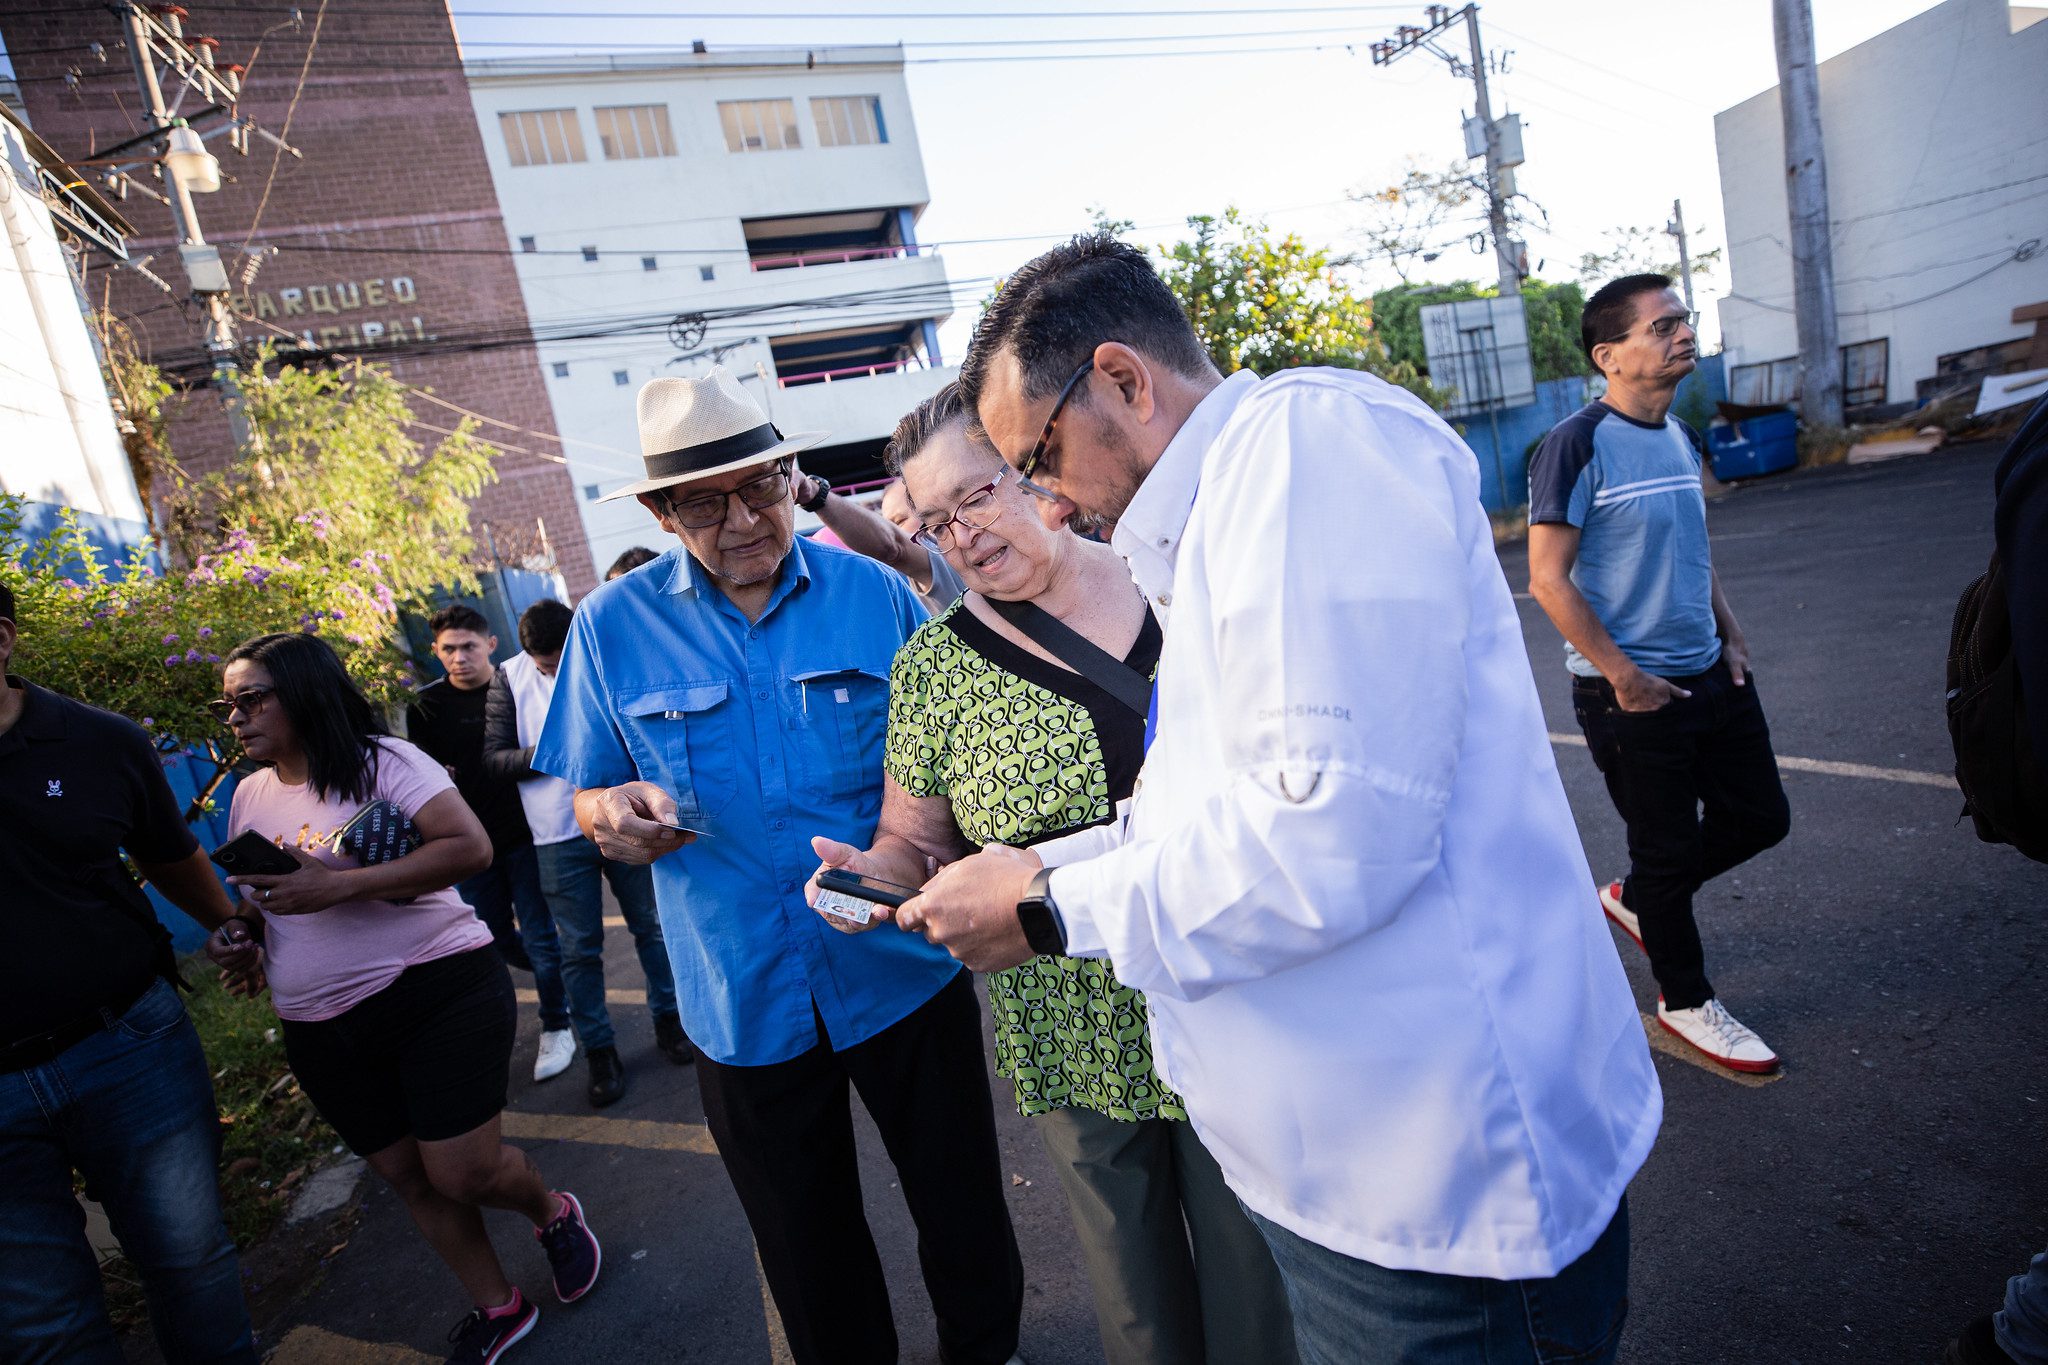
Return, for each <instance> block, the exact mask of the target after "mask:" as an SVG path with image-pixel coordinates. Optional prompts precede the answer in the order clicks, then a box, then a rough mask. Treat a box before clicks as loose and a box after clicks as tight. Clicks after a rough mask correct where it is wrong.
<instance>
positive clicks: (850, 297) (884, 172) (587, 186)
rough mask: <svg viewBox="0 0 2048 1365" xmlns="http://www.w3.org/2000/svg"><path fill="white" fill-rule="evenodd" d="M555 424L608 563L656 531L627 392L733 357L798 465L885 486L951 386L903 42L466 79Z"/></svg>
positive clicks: (945, 307) (526, 63) (686, 56)
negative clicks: (808, 443)
mask: <svg viewBox="0 0 2048 1365" xmlns="http://www.w3.org/2000/svg"><path fill="white" fill-rule="evenodd" d="M465 70H466V71H467V73H468V76H469V85H470V92H471V98H472V100H473V101H474V103H475V106H476V112H477V121H478V123H479V124H480V125H481V128H482V131H483V139H484V146H485V148H486V149H487V152H488V155H489V157H490V164H491V174H492V177H493V179H494V180H495V181H496V184H497V191H498V201H499V204H500V205H501V207H502V209H503V212H504V218H505V229H506V232H507V233H508V234H509V235H510V236H511V237H512V239H513V240H512V246H513V249H514V251H515V252H516V253H518V254H517V255H516V256H515V260H516V261H517V264H518V266H519V278H520V285H521V288H522V290H523V291H524V294H525V300H526V311H527V313H528V315H529V316H530V318H531V319H532V323H533V327H534V331H535V333H536V335H537V336H539V337H540V338H541V342H540V347H539V352H540V361H541V369H542V373H543V374H544V375H546V376H547V380H548V385H549V394H550V397H551V398H552V400H553V402H554V407H555V421H556V425H557V429H558V430H559V431H560V432H561V435H562V438H563V441H564V443H565V450H566V455H567V457H568V459H569V461H570V467H571V471H572V473H573V474H574V476H575V480H576V484H577V488H578V492H579V495H580V496H579V502H580V505H581V507H582V509H583V516H584V525H585V527H586V529H587V530H588V532H589V535H590V544H591V551H592V553H593V554H594V555H595V557H596V559H597V563H598V565H599V567H600V569H602V567H603V566H604V565H606V564H607V563H609V562H610V561H611V559H612V558H613V557H615V556H616V555H617V554H618V553H619V552H620V551H621V550H624V549H626V548H627V547H629V546H631V545H635V544H645V543H648V542H649V541H650V538H651V537H652V536H653V535H654V534H655V528H654V526H653V524H652V522H651V521H650V520H649V518H648V516H647V514H646V513H645V512H644V511H643V510H642V509H641V508H640V507H639V506H638V505H636V504H634V503H632V502H630V501H627V502H624V503H608V504H603V505H600V504H598V503H597V501H596V499H597V498H598V496H600V495H601V494H603V493H606V492H609V491H611V490H612V489H614V488H617V487H618V486H620V485H621V484H623V483H625V482H628V481H630V480H631V479H636V478H638V477H639V472H638V470H639V440H638V436H637V434H636V429H635V425H634V394H635V393H636V391H637V390H638V389H639V387H640V385H641V384H643V383H645V382H646V381H647V380H649V379H652V378H655V377H657V376H662V375H691V374H701V373H703V372H705V370H706V369H708V367H709V366H710V365H711V364H713V363H721V364H724V365H725V366H727V367H728V368H729V369H731V370H732V371H733V372H734V373H736V374H737V375H739V376H741V378H742V379H743V380H744V381H745V382H746V383H747V385H748V387H749V388H750V389H751V390H752V391H753V392H754V393H755V394H756V396H757V397H758V398H759V399H760V400H761V404H762V406H763V407H764V408H766V409H767V410H768V412H769V414H770V416H771V418H772V420H773V421H774V422H775V423H776V425H777V426H778V427H780V428H781V429H782V430H783V431H785V432H796V431H817V430H822V431H827V432H830V433H831V438H830V439H829V440H828V441H827V442H825V443H824V444H823V445H822V446H820V447H819V448H817V449H814V450H812V451H810V452H807V453H806V454H805V455H804V457H803V463H804V467H805V468H806V469H808V470H810V471H811V472H813V473H816V474H819V475H821V476H823V477H825V478H828V479H831V480H832V481H833V482H834V483H836V484H841V485H844V484H847V483H849V482H853V481H859V480H864V479H872V478H874V477H877V476H878V475H879V473H880V454H881V447H882V443H883V441H884V440H885V439H886V438H887V436H888V435H889V433H890V431H891V430H892V429H893V428H894V426H895V424H896V420H897V419H898V418H899V417H901V416H902V415H903V413H905V412H906V411H908V410H909V409H910V408H911V407H913V406H915V405H916V403H917V402H918V401H919V400H920V399H922V398H924V397H925V396H926V395H928V394H930V393H932V392H934V391H935V390H937V389H938V388H939V387H940V386H941V385H943V384H944V383H945V382H946V380H947V379H949V378H950V377H951V376H952V373H953V372H952V370H951V368H949V367H947V366H945V365H944V363H943V357H941V356H940V354H939V349H938V327H939V324H940V323H942V322H944V321H945V319H946V318H947V316H948V315H949V314H950V313H951V312H952V298H953V292H952V285H951V284H950V282H949V281H948V280H947V277H946V268H945V263H944V262H943V261H942V260H940V259H939V257H938V256H937V255H936V254H934V253H933V252H932V251H931V250H930V249H928V248H923V247H920V246H919V245H918V243H917V236H916V225H917V219H918V216H919V214H920V213H921V212H922V211H923V209H924V207H925V204H926V202H927V199H928V197H929V196H928V193H927V191H926V188H925V178H924V163H923V159H922V157H921V155H920V154H919V151H918V143H917V134H916V130H915V127H914V125H913V123H912V121H911V114H910V97H909V92H908V89H907V87H906V85H905V83H904V79H903V52H902V49H901V48H900V47H894V46H887V47H881V46H863V47H836V48H819V49H815V50H806V49H800V48H797V49H788V50H779V49H778V50H773V51H760V50H750V51H746V52H738V53H729V52H707V51H691V52H673V53H658V54H645V55H643V54H633V55H625V56H606V57H589V56H577V57H564V58H560V59H534V58H498V59H489V60H479V61H471V62H467V63H465Z"/></svg>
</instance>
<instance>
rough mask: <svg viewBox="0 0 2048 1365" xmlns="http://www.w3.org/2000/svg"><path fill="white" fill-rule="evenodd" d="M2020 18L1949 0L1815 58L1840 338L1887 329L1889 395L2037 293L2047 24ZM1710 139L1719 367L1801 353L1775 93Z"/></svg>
mask: <svg viewBox="0 0 2048 1365" xmlns="http://www.w3.org/2000/svg"><path fill="white" fill-rule="evenodd" d="M2017 17H2018V18H2019V19H2024V18H2025V16H2024V15H2020V16H2017ZM2015 18H2016V16H2015V11H2014V9H2013V7H2011V6H2009V5H2008V4H2007V3H2006V2H2005V0H1948V2H1947V3H1946V4H1942V5H1937V6H1935V7H1934V8H1933V9H1930V10H1928V11H1926V12H1925V13H1923V14H1920V15H1917V16H1915V17H1914V18H1912V19H1909V20H1907V21H1906V22H1905V23H1903V24H1900V25H1899V26H1898V27H1896V28H1893V29H1890V30H1888V31H1886V32H1884V33H1882V34H1879V35H1878V36H1877V37H1875V38H1872V39H1871V40H1870V41H1868V42H1866V43H1862V44H1860V45H1858V46H1856V47H1853V48H1851V49H1849V50H1848V51H1847V52H1844V53H1841V54H1840V55H1838V56H1836V57H1832V58H1830V59H1829V60H1827V61H1825V62H1822V63H1821V65H1820V99H1821V127H1822V131H1823V135H1824V137H1825V138H1826V144H1827V166H1828V197H1829V208H1830V213H1831V217H1832V218H1833V222H1834V263H1835V287H1836V295H1837V311H1838V322H1839V326H1840V330H1841V342H1842V344H1843V345H1849V344H1851V343H1854V342H1859V341H1865V340H1871V339H1875V338H1879V337H1884V338H1888V339H1889V340H1890V353H1891V354H1890V373H1889V376H1888V385H1887V387H1888V394H1887V397H1888V401H1892V402H1904V401H1907V400H1909V399H1911V398H1912V397H1913V396H1914V384H1915V381H1917V380H1920V379H1924V378H1928V377H1930V376H1932V375H1933V374H1934V371H1935V359H1936V357H1938V356H1941V355H1945V354H1950V353H1953V352H1957V351H1964V350H1969V349H1971V348H1973V347H1977V346H1983V345H1988V344H1991V343H1994V342H1999V341H2004V340H2008V339H2013V338H2017V337H2020V336H2024V335H2026V334H2027V333H2028V332H2029V330H2030V327H2031V324H2028V325H2024V326H2015V325H2014V324H2013V323H2012V322H2011V321H2010V319H2011V316H2012V310H2013V308H2014V307H2015V306H2017V305H2021V304H2029V303H2036V302H2040V301H2042V300H2048V23H2033V24H2032V25H2031V26H2030V27H2027V28H2024V29H2023V30H2022V31H2020V32H2018V33H2014V32H2012V31H2011V30H2012V26H2013V23H2014V22H2015ZM1714 140H1715V145H1716V148H1717V150H1718V154H1719V160H1720V170H1721V195H1722V199H1723V201H1724V203H1725V206H1726V208H1725V212H1726V222H1725V230H1726V233H1727V238H1728V256H1729V266H1730V270H1731V273H1732V276H1733V290H1732V292H1731V293H1730V295H1729V296H1728V297H1727V298H1725V299H1723V300H1722V301H1721V303H1720V318H1721V332H1722V338H1723V344H1724V346H1725V348H1726V352H1727V356H1728V363H1729V364H1730V366H1736V365H1747V364H1753V363H1757V362H1761V361H1768V360H1776V359H1781V358H1783V357H1786V356H1790V355H1793V354H1796V353H1797V351H1798V348H1799V347H1798V337H1797V331H1796V328H1795V325H1794V320H1793V315H1792V313H1791V311H1790V310H1791V306H1792V263H1791V256H1790V254H1789V251H1788V249H1787V247H1786V242H1787V225H1786V224H1787V219H1786V207H1785V172H1784V165H1783V162H1784V129H1783V123H1782V116H1781V114H1780V111H1779V107H1778V91H1777V88H1776V87H1772V88H1771V89H1769V90H1766V91H1765V92H1763V93H1762V94H1760V95H1757V96H1756V97H1754V98H1753V99H1749V100H1745V101H1744V102H1742V103H1741V104H1738V105H1736V106H1734V107H1733V108H1731V109H1727V110H1724V111H1723V112H1722V113H1721V114H1719V115H1718V116H1716V118H1715V120H1714ZM2029 243H2032V247H2031V248H2030V249H2031V251H2032V258H2031V259H2030V260H2026V261H2017V260H2015V259H2014V256H2015V254H2016V253H2019V252H2021V251H2022V250H2023V249H2028V244H2029Z"/></svg>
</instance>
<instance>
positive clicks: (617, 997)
mask: <svg viewBox="0 0 2048 1365" xmlns="http://www.w3.org/2000/svg"><path fill="white" fill-rule="evenodd" d="M513 994H514V995H517V996H518V997H519V1003H520V1004H522V1005H538V1004H539V1003H540V992H539V991H533V990H528V989H526V988H525V987H523V986H522V987H521V988H519V989H518V990H516V991H514V992H513ZM604 1002H605V1004H607V1005H644V1004H646V1003H647V992H646V991H645V990H644V989H643V990H637V991H615V990H606V991H605V993H604Z"/></svg>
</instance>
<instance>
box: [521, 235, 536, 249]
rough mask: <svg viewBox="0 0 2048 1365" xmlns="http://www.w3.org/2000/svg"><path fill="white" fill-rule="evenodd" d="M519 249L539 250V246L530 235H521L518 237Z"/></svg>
mask: <svg viewBox="0 0 2048 1365" xmlns="http://www.w3.org/2000/svg"><path fill="white" fill-rule="evenodd" d="M519 249H520V250H521V251H539V250H540V246H539V244H538V243H536V242H535V241H534V240H533V238H531V237H521V238H520V239H519Z"/></svg>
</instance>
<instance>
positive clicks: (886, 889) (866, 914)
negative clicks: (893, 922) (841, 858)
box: [811, 867, 917, 924]
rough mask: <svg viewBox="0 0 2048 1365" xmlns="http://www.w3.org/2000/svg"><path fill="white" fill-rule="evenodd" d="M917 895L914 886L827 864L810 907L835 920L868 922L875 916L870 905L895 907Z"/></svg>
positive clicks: (819, 877)
mask: <svg viewBox="0 0 2048 1365" xmlns="http://www.w3.org/2000/svg"><path fill="white" fill-rule="evenodd" d="M916 894H917V888H916V887H914V886H902V885H899V884H898V883H896V882H885V881H883V880H882V879H881V878H880V877H870V876H866V875H865V874H863V873H859V872H848V871H847V870H846V869H845V868H843V867H828V868H826V869H825V870H824V871H823V872H820V873H819V874H818V898H817V899H816V900H815V901H813V902H812V903H811V908H812V909H813V910H816V911H818V912H819V913H821V914H826V915H830V916H832V917H833V918H834V919H843V920H846V921H848V922H849V923H853V924H866V923H867V922H868V921H869V920H871V919H873V918H874V915H875V912H874V910H873V909H871V908H870V907H871V906H875V905H887V906H890V907H892V908H893V907H895V906H899V905H901V904H903V902H905V901H907V900H909V899H910V898H911V897H913V896H915V895H916Z"/></svg>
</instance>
